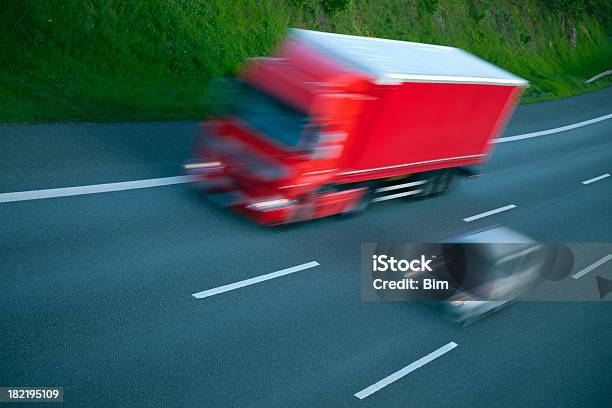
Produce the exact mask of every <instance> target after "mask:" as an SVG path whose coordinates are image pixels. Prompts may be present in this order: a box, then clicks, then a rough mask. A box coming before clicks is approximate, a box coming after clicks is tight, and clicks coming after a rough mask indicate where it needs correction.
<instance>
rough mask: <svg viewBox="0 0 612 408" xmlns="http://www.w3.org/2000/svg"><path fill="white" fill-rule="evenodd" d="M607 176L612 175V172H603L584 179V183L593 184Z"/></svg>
mask: <svg viewBox="0 0 612 408" xmlns="http://www.w3.org/2000/svg"><path fill="white" fill-rule="evenodd" d="M606 177H610V173H606V174H602V175H601V176H597V177H593V178H592V179H588V180H584V181H583V182H582V184H591V183H594V182H596V181H599V180H603V179H605V178H606Z"/></svg>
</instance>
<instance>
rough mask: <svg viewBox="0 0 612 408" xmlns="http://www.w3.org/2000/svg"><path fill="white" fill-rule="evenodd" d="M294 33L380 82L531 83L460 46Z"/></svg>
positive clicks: (305, 42) (514, 84) (302, 40)
mask: <svg viewBox="0 0 612 408" xmlns="http://www.w3.org/2000/svg"><path fill="white" fill-rule="evenodd" d="M290 35H291V36H292V37H293V38H295V39H297V40H298V41H300V42H303V43H304V44H306V45H307V46H310V47H312V48H315V49H318V50H319V51H321V52H324V53H329V54H332V55H334V57H335V58H337V59H339V60H340V62H342V63H344V64H345V65H348V66H350V67H353V68H354V69H357V70H359V71H361V72H363V73H365V74H366V75H369V76H371V77H372V78H373V79H374V81H375V82H376V83H380V84H387V83H400V82H447V83H470V84H474V83H476V84H492V85H512V86H527V85H528V82H527V81H526V80H525V79H523V78H520V77H518V76H516V75H513V74H511V73H510V72H508V71H505V70H503V69H501V68H499V67H497V66H495V65H493V64H491V63H489V62H486V61H484V60H482V59H480V58H478V57H476V56H474V55H472V54H470V53H469V52H466V51H463V50H461V49H459V48H453V47H445V46H441V45H430V44H420V43H413V42H407V41H397V40H386V39H381V38H371V37H359V36H354V35H344V34H333V33H324V32H319V31H310V30H300V29H291V31H290Z"/></svg>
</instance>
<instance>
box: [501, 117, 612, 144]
mask: <svg viewBox="0 0 612 408" xmlns="http://www.w3.org/2000/svg"><path fill="white" fill-rule="evenodd" d="M610 118H612V113H610V114H608V115H604V116H599V117H597V118H593V119H589V120H585V121H583V122H578V123H573V124H571V125H567V126H561V127H558V128H554V129H547V130H540V131H539V132H532V133H524V134H522V135H515V136H507V137H501V138H499V139H493V140H491V143H506V142H515V141H517V140H523V139H531V138H532V137H538V136H545V135H550V134H553V133H559V132H565V131H566V130H572V129H576V128H579V127H583V126H587V125H592V124H593V123H597V122H601V121H604V120H607V119H610Z"/></svg>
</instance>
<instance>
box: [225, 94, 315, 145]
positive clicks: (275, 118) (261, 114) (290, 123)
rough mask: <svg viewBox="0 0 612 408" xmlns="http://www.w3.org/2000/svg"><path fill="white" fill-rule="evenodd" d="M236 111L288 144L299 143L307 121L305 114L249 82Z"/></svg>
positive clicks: (261, 130) (254, 125)
mask: <svg viewBox="0 0 612 408" xmlns="http://www.w3.org/2000/svg"><path fill="white" fill-rule="evenodd" d="M233 114H234V115H236V116H237V117H239V118H240V119H242V120H243V121H245V122H247V123H248V124H249V125H250V126H252V127H253V128H255V129H257V130H258V131H259V132H261V133H262V134H264V135H265V136H266V137H268V138H270V139H273V140H275V141H276V142H278V143H280V144H282V145H285V146H289V147H295V146H297V145H298V144H299V143H300V139H301V137H302V134H303V132H304V127H305V126H306V124H307V123H308V116H306V115H305V114H304V113H302V112H300V111H298V110H296V109H294V108H292V107H290V106H288V105H286V104H284V103H283V102H281V101H279V100H277V99H275V98H273V97H271V96H268V95H266V94H264V93H263V92H260V91H258V90H257V89H255V88H253V87H251V86H248V85H246V84H244V85H243V88H242V89H241V95H240V101H239V102H238V103H237V104H236V106H235V107H234V112H233Z"/></svg>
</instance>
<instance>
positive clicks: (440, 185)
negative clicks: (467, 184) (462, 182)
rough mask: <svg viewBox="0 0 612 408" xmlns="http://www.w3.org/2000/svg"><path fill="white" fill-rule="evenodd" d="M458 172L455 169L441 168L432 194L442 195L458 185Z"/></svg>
mask: <svg viewBox="0 0 612 408" xmlns="http://www.w3.org/2000/svg"><path fill="white" fill-rule="evenodd" d="M457 182H458V179H457V174H456V173H455V171H454V170H440V172H439V174H438V175H437V180H436V186H435V187H434V191H433V193H432V195H442V194H445V193H447V192H449V191H451V190H452V189H453V188H455V187H456V186H457Z"/></svg>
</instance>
